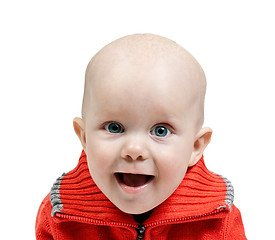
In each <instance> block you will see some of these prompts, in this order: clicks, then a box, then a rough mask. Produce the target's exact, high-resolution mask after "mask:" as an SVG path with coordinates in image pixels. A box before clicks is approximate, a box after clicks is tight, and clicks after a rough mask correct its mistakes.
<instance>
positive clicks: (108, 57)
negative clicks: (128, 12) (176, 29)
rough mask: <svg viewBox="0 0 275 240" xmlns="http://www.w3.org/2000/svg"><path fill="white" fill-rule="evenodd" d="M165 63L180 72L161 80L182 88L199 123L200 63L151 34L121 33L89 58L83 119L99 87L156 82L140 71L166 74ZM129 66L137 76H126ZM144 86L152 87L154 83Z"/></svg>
mask: <svg viewBox="0 0 275 240" xmlns="http://www.w3.org/2000/svg"><path fill="white" fill-rule="evenodd" d="M166 66H167V68H168V66H169V70H170V73H171V71H172V72H179V74H178V75H177V77H174V78H169V76H167V77H166V79H167V80H165V81H166V83H163V84H167V86H168V85H172V86H173V87H174V88H176V89H177V90H178V91H180V92H181V93H180V94H182V95H185V96H186V101H185V102H186V104H190V105H192V106H193V107H194V109H196V115H197V118H196V119H194V120H195V121H198V124H199V125H202V123H203V111H204V96H205V89H206V80H205V75H204V72H203V70H202V68H201V66H200V65H199V63H198V62H197V61H196V60H195V58H194V57H193V56H192V55H191V54H190V53H188V52H187V51H186V50H185V49H184V48H183V47H181V46H180V45H178V44H177V43H175V42H174V41H172V40H170V39H167V38H164V37H161V36H158V35H153V34H134V35H130V36H126V37H122V38H120V39H117V40H115V41H113V42H111V43H110V44H108V45H106V46H105V47H103V48H102V49H101V50H100V51H99V52H98V53H97V54H96V55H95V56H94V57H93V58H92V60H91V61H90V62H89V64H88V67H87V70H86V76H85V89H84V97H83V105H82V117H83V119H85V116H86V115H87V112H88V110H89V105H90V101H91V96H92V95H93V94H95V93H96V92H97V89H98V88H101V90H105V91H108V87H110V86H113V87H119V83H121V82H122V81H124V82H123V85H124V86H125V84H126V85H127V83H129V82H132V81H135V83H133V82H132V83H131V86H136V87H139V88H140V87H141V88H142V86H143V85H146V84H144V83H145V81H146V83H148V81H152V82H154V81H156V84H157V83H158V81H160V80H159V79H150V80H148V78H143V77H142V76H143V72H150V71H155V72H158V73H160V75H161V76H162V75H168V74H170V73H169V72H168V71H166ZM129 68H131V69H134V70H135V71H136V74H135V76H138V77H135V78H129V77H128V78H127V79H126V78H125V77H124V71H125V72H126V71H127V69H129ZM110 72H111V73H112V76H113V79H112V80H110V79H107V78H106V75H107V74H108V73H110ZM156 77H157V75H156ZM125 79H126V80H125ZM154 84H155V83H154ZM147 86H150V88H151V87H152V86H153V85H147ZM167 89H169V88H167ZM143 91H146V89H143ZM167 94H169V92H167Z"/></svg>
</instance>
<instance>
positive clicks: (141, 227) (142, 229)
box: [136, 224, 146, 240]
mask: <svg viewBox="0 0 275 240" xmlns="http://www.w3.org/2000/svg"><path fill="white" fill-rule="evenodd" d="M145 230H146V228H145V227H144V225H143V224H140V225H139V226H138V227H137V228H136V231H137V240H142V239H143V237H144V233H145Z"/></svg>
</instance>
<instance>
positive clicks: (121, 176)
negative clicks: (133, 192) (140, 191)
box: [115, 173, 154, 187]
mask: <svg viewBox="0 0 275 240" xmlns="http://www.w3.org/2000/svg"><path fill="white" fill-rule="evenodd" d="M115 176H116V179H117V181H118V182H120V183H123V184H125V185H126V186H128V187H140V186H143V185H145V184H147V183H148V182H149V181H151V180H152V179H153V178H154V176H153V175H144V174H132V173H115Z"/></svg>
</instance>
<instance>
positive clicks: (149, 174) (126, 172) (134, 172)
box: [114, 171, 155, 177]
mask: <svg viewBox="0 0 275 240" xmlns="http://www.w3.org/2000/svg"><path fill="white" fill-rule="evenodd" d="M114 173H115V174H119V173H125V174H139V175H148V176H153V177H154V176H155V175H154V174H152V173H144V172H136V171H116V172H114Z"/></svg>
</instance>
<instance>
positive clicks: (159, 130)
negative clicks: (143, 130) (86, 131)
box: [152, 126, 171, 137]
mask: <svg viewBox="0 0 275 240" xmlns="http://www.w3.org/2000/svg"><path fill="white" fill-rule="evenodd" d="M170 133H171V132H170V130H169V129H167V128H166V127H164V126H156V127H154V128H153V130H152V134H153V135H155V136H157V137H166V136H167V135H169V134H170Z"/></svg>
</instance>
